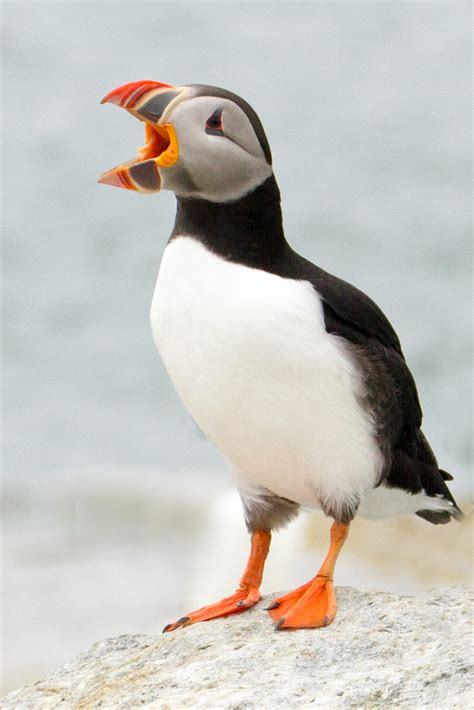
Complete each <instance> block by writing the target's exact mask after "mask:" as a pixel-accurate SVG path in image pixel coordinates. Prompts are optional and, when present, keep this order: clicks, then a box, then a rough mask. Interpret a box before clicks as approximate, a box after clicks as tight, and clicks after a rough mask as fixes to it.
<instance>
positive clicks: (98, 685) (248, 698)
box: [1, 587, 474, 710]
mask: <svg viewBox="0 0 474 710" xmlns="http://www.w3.org/2000/svg"><path fill="white" fill-rule="evenodd" d="M337 597H338V600H339V609H338V614H337V617H336V619H335V621H334V622H333V624H332V625H331V626H329V627H328V628H326V629H313V630H311V629H304V630H299V631H280V632H275V631H274V626H273V624H272V622H271V620H270V617H269V616H268V614H267V613H266V612H264V611H263V607H264V606H267V605H268V603H269V601H270V600H271V598H270V597H267V598H266V599H264V600H262V602H260V604H258V605H257V606H256V607H254V608H253V609H251V610H250V611H248V612H246V613H244V614H242V615H238V616H230V617H228V618H226V619H219V620H216V621H212V622H207V623H202V624H196V625H195V626H190V627H187V628H184V629H180V630H178V631H176V632H174V633H171V634H164V635H161V636H158V637H156V636H145V635H128V636H119V637H118V638H113V639H108V640H106V641H100V642H99V643H96V644H95V645H94V646H92V648H91V649H90V650H89V651H86V652H85V653H82V654H81V655H80V656H78V657H77V658H76V659H74V660H73V661H70V662H69V663H66V664H65V665H63V666H62V667H61V668H59V669H57V670H56V671H54V672H53V673H52V674H51V675H49V676H48V677H47V678H46V679H44V680H41V681H38V682H37V683H33V684H31V685H27V686H25V687H23V688H20V689H19V690H16V691H14V692H13V693H10V694H9V695H8V696H7V697H6V698H5V699H4V701H3V704H2V705H1V707H2V708H4V710H13V709H14V710H22V709H25V710H26V709H28V710H31V709H34V708H38V709H40V708H41V710H46V709H47V708H63V709H66V708H75V709H81V710H85V709H88V708H101V709H102V708H114V710H115V709H118V708H122V709H125V708H127V710H129V709H130V708H141V707H148V708H156V709H157V710H181V708H192V709H193V710H194V709H195V708H206V710H210V709H218V710H221V709H222V710H224V709H225V710H231V709H232V710H240V709H241V710H244V709H245V710H248V709H252V708H255V709H258V710H262V709H263V710H265V709H268V710H274V709H275V708H285V710H288V709H289V708H300V707H304V708H308V707H315V708H316V707H318V708H319V707H327V708H331V709H332V708H348V707H358V708H359V707H360V708H376V707H383V708H387V707H390V708H424V707H427V708H428V707H429V708H448V707H449V708H450V710H451V709H452V708H468V707H473V706H474V697H473V695H472V692H471V687H472V677H471V676H470V670H471V665H470V657H471V655H472V654H471V637H470V631H471V629H470V613H469V612H470V608H471V606H470V601H471V599H472V592H471V590H470V589H469V588H468V587H454V588H450V589H443V590H436V591H434V592H431V593H430V595H429V596H427V597H424V598H414V597H397V596H394V595H390V594H383V593H378V592H362V591H359V590H356V589H352V588H349V587H339V588H338V589H337Z"/></svg>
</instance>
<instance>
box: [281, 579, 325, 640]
mask: <svg viewBox="0 0 474 710" xmlns="http://www.w3.org/2000/svg"><path fill="white" fill-rule="evenodd" d="M268 613H269V614H270V616H271V617H272V619H273V620H274V621H276V629H277V630H280V629H314V628H318V627H320V626H327V625H328V624H330V623H331V621H332V620H333V619H334V617H335V615H336V596H335V594H334V586H333V582H332V579H328V578H327V577H315V578H314V579H313V580H311V582H308V583H307V584H304V585H303V586H302V587H298V588H297V589H295V590H294V591H293V592H290V593H289V594H285V596H283V597H280V598H279V599H276V600H275V601H274V602H273V603H272V604H271V605H270V606H269V607H268Z"/></svg>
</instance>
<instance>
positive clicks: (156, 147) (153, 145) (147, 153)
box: [137, 123, 171, 163]
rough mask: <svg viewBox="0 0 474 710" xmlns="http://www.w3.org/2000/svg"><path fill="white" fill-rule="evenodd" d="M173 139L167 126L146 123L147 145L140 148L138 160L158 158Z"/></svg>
mask: <svg viewBox="0 0 474 710" xmlns="http://www.w3.org/2000/svg"><path fill="white" fill-rule="evenodd" d="M170 143H171V139H170V134H169V131H168V128H167V126H156V125H155V126H152V125H150V124H149V123H145V145H144V146H142V147H141V148H139V149H138V155H137V158H138V161H137V162H140V163H141V162H142V161H143V160H150V158H158V157H159V156H160V155H162V154H163V153H164V152H165V151H166V150H167V149H168V148H169V146H170Z"/></svg>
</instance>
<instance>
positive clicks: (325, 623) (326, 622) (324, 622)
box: [323, 616, 329, 626]
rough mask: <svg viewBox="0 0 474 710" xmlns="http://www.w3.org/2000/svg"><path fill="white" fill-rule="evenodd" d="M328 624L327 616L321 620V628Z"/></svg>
mask: <svg viewBox="0 0 474 710" xmlns="http://www.w3.org/2000/svg"><path fill="white" fill-rule="evenodd" d="M328 624H329V616H325V617H324V619H323V626H327V625H328Z"/></svg>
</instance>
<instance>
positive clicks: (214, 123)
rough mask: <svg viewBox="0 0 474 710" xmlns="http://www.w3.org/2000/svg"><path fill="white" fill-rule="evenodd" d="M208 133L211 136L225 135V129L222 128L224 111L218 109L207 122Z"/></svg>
mask: <svg viewBox="0 0 474 710" xmlns="http://www.w3.org/2000/svg"><path fill="white" fill-rule="evenodd" d="M206 133H209V135H211V136H222V135H223V134H224V128H223V126H222V109H221V108H217V109H216V110H215V111H214V113H213V114H212V116H209V118H208V119H207V121H206Z"/></svg>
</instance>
